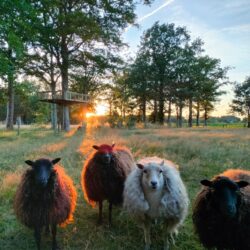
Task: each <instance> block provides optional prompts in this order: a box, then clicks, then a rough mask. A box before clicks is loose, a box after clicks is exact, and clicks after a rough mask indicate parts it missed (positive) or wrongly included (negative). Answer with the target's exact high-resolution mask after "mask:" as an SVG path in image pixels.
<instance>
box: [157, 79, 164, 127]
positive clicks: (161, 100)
mask: <svg viewBox="0 0 250 250" xmlns="http://www.w3.org/2000/svg"><path fill="white" fill-rule="evenodd" d="M158 119H159V123H160V124H162V125H163V124H164V96H163V83H161V84H160V89H159V116H158Z"/></svg>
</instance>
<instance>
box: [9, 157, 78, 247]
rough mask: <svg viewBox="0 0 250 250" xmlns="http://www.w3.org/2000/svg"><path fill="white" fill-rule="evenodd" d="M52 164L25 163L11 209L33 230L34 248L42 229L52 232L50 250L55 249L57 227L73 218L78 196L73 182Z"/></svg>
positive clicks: (40, 161)
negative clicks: (27, 166)
mask: <svg viewBox="0 0 250 250" xmlns="http://www.w3.org/2000/svg"><path fill="white" fill-rule="evenodd" d="M59 161H60V158H57V159H54V160H52V161H50V160H48V159H38V160H36V161H35V162H33V161H30V160H28V161H25V162H26V163H27V164H28V165H30V166H31V168H30V169H28V170H26V171H25V173H24V174H23V176H22V179H21V183H20V184H19V187H18V189H17V192H16V196H15V200H14V210H15V213H16V216H17V218H18V219H19V220H20V221H21V222H22V223H23V224H24V225H26V226H27V227H29V228H32V229H34V236H35V239H36V244H37V249H40V241H41V231H42V229H43V227H44V228H45V229H46V230H47V231H49V227H51V232H52V238H53V242H52V249H57V242H56V230H57V225H58V224H60V225H66V224H68V223H69V222H70V221H72V219H73V212H74V210H75V206H76V198H77V193H76V190H75V187H74V185H73V182H72V180H71V179H70V178H69V177H68V176H67V175H66V174H65V172H64V170H63V169H62V168H61V167H60V166H58V165H55V164H56V163H57V162H59Z"/></svg>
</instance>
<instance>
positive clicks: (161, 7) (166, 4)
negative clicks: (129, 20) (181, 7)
mask: <svg viewBox="0 0 250 250" xmlns="http://www.w3.org/2000/svg"><path fill="white" fill-rule="evenodd" d="M172 2H174V0H168V1H166V2H165V3H164V4H162V5H161V6H159V7H158V8H157V9H155V10H153V11H151V12H150V13H148V14H146V15H145V16H143V17H141V18H139V19H138V20H137V23H141V22H142V21H144V20H145V19H147V18H149V17H151V16H153V15H154V14H155V13H157V12H158V11H160V10H162V9H163V8H165V7H166V6H168V5H169V4H171V3H172ZM131 26H132V25H129V26H128V27H127V28H126V29H125V32H127V31H128V29H129V28H130V27H131Z"/></svg>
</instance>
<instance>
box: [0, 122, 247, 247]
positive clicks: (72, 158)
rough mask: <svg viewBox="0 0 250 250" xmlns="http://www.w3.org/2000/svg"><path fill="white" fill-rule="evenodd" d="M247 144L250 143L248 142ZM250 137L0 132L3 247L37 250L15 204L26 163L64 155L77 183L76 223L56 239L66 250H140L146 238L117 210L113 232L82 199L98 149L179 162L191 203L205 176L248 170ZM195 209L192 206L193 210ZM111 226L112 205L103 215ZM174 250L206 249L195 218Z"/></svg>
mask: <svg viewBox="0 0 250 250" xmlns="http://www.w3.org/2000/svg"><path fill="white" fill-rule="evenodd" d="M247 138H248V139H247ZM249 138H250V132H249V130H247V129H224V130H223V129H208V128H194V129H167V128H161V127H159V128H158V129H156V128H155V127H150V128H147V129H133V130H125V129H124V130H118V129H109V128H98V127H97V128H96V126H94V127H87V128H86V130H85V131H84V130H80V131H74V133H72V135H71V136H65V134H64V133H60V134H55V133H54V132H53V131H50V130H48V129H44V128H43V129H32V128H30V129H28V130H26V131H23V132H22V133H21V135H20V136H19V137H18V136H17V135H16V133H15V132H3V131H1V132H0V185H1V186H0V249H10V250H14V249H20V250H24V249H35V244H34V239H33V232H31V231H30V230H29V229H26V228H25V227H23V226H22V225H20V224H19V223H18V222H17V221H16V219H15V216H14V213H13V209H12V203H13V197H14V193H15V189H16V186H17V184H18V182H19V179H20V176H21V174H22V172H23V171H24V170H25V169H26V167H27V166H25V164H24V160H26V159H36V158H39V157H44V156H45V157H51V158H54V157H61V158H62V161H61V164H62V165H63V166H64V167H65V169H66V172H67V173H68V174H69V175H70V176H71V177H72V178H73V180H74V183H75V185H76V187H77V190H78V202H77V209H76V212H75V221H74V223H73V224H71V225H69V226H68V227H66V228H65V229H60V230H59V233H58V239H59V242H60V243H61V245H62V246H63V249H65V250H67V249H74V250H78V249H91V250H92V249H111V250H113V249H143V232H142V230H141V229H139V228H137V226H136V224H135V222H134V221H133V220H132V219H131V218H130V217H128V216H127V215H126V213H124V212H122V210H121V209H119V208H116V209H115V211H114V226H113V227H112V228H108V227H107V224H105V223H104V225H103V226H99V227H98V226H96V221H97V212H98V211H97V208H95V209H92V208H91V207H90V206H89V205H87V204H86V203H85V202H84V200H83V195H82V192H81V186H80V174H81V170H82V166H83V163H84V160H85V159H86V157H87V156H88V155H89V154H90V153H91V152H92V150H93V149H92V145H93V144H97V145H98V144H102V143H107V144H111V143H113V142H115V143H116V144H117V145H120V146H127V147H129V148H130V149H131V150H132V152H133V155H134V157H135V158H136V159H139V158H141V157H144V156H153V155H156V156H160V157H165V158H167V159H169V160H172V161H174V162H175V163H176V164H178V165H179V166H180V172H181V175H182V177H183V180H184V182H185V184H186V185H187V189H188V193H189V196H190V200H191V202H192V201H193V199H194V196H195V194H196V193H197V191H198V190H199V188H200V185H199V181H200V179H202V178H210V177H211V176H213V175H214V174H217V173H219V172H222V171H224V170H225V169H227V168H233V167H240V168H245V169H250V158H249V155H250V140H249ZM190 211H191V206H190ZM104 216H105V222H107V207H106V204H105V209H104ZM152 235H153V238H152V240H153V249H161V246H162V239H161V237H160V231H159V229H158V228H157V227H154V228H153V231H152ZM42 242H43V243H42V249H50V243H51V239H50V238H46V237H44V236H43V241H42ZM173 249H175V250H177V249H178V250H191V249H192V250H201V249H202V247H201V246H200V244H199V242H198V241H197V238H196V236H195V235H194V232H193V225H192V221H191V216H190V213H189V217H188V218H187V220H186V221H185V224H184V226H183V228H181V230H180V234H179V236H178V238H177V241H176V246H175V247H174V248H173Z"/></svg>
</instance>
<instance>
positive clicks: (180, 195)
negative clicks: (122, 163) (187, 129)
mask: <svg viewBox="0 0 250 250" xmlns="http://www.w3.org/2000/svg"><path fill="white" fill-rule="evenodd" d="M137 166H138V168H136V169H134V170H133V171H132V172H131V173H130V174H129V176H128V177H127V180H126V182H125V188H124V204H123V205H124V208H125V209H126V210H127V212H128V213H129V214H131V215H132V216H134V217H135V219H137V221H138V224H139V225H140V226H141V227H142V228H143V230H144V237H145V249H147V250H148V249H150V245H151V239H150V226H151V222H152V221H153V220H155V219H157V222H159V223H160V222H161V223H162V225H163V227H164V229H163V237H164V249H165V250H167V249H169V245H170V244H169V240H170V239H173V238H172V237H173V235H174V234H177V232H178V227H179V226H180V225H181V224H182V223H183V221H184V219H185V217H186V215H187V211H188V204H189V199H188V195H187V192H186V188H185V186H184V184H183V182H182V180H181V177H180V174H179V171H178V170H177V168H178V167H177V166H176V165H175V164H174V163H172V162H170V161H168V160H165V159H161V158H158V157H147V158H144V159H142V160H140V161H139V163H138V164H137Z"/></svg>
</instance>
